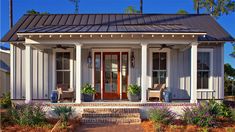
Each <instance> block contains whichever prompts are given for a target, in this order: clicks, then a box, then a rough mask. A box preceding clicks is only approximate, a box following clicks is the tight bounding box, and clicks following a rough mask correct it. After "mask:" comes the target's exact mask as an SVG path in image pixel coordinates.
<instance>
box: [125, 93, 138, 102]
mask: <svg viewBox="0 0 235 132" xmlns="http://www.w3.org/2000/svg"><path fill="white" fill-rule="evenodd" d="M127 98H128V100H130V101H131V102H138V101H140V98H141V97H140V94H131V93H129V92H128V93H127Z"/></svg>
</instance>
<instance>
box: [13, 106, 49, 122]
mask: <svg viewBox="0 0 235 132" xmlns="http://www.w3.org/2000/svg"><path fill="white" fill-rule="evenodd" d="M10 115H11V119H12V121H13V122H14V123H16V124H19V125H28V126H34V125H43V124H45V123H46V117H45V112H44V111H43V105H41V104H24V105H21V106H17V107H15V108H12V109H10Z"/></svg>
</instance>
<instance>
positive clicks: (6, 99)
mask: <svg viewBox="0 0 235 132" xmlns="http://www.w3.org/2000/svg"><path fill="white" fill-rule="evenodd" d="M0 105H1V107H2V108H10V107H11V94H10V92H8V93H4V94H3V96H2V98H1V100H0Z"/></svg>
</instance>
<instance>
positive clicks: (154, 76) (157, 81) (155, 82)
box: [153, 72, 159, 85]
mask: <svg viewBox="0 0 235 132" xmlns="http://www.w3.org/2000/svg"><path fill="white" fill-rule="evenodd" d="M154 84H159V78H158V72H153V85H154Z"/></svg>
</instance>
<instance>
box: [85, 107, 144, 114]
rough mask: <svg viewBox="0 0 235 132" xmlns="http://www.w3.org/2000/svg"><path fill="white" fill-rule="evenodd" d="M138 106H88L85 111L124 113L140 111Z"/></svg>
mask: <svg viewBox="0 0 235 132" xmlns="http://www.w3.org/2000/svg"><path fill="white" fill-rule="evenodd" d="M139 112H140V110H139V109H138V108H87V109H84V110H83V113H97V114H104V113H112V114H114V113H115V114H122V113H139Z"/></svg>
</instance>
